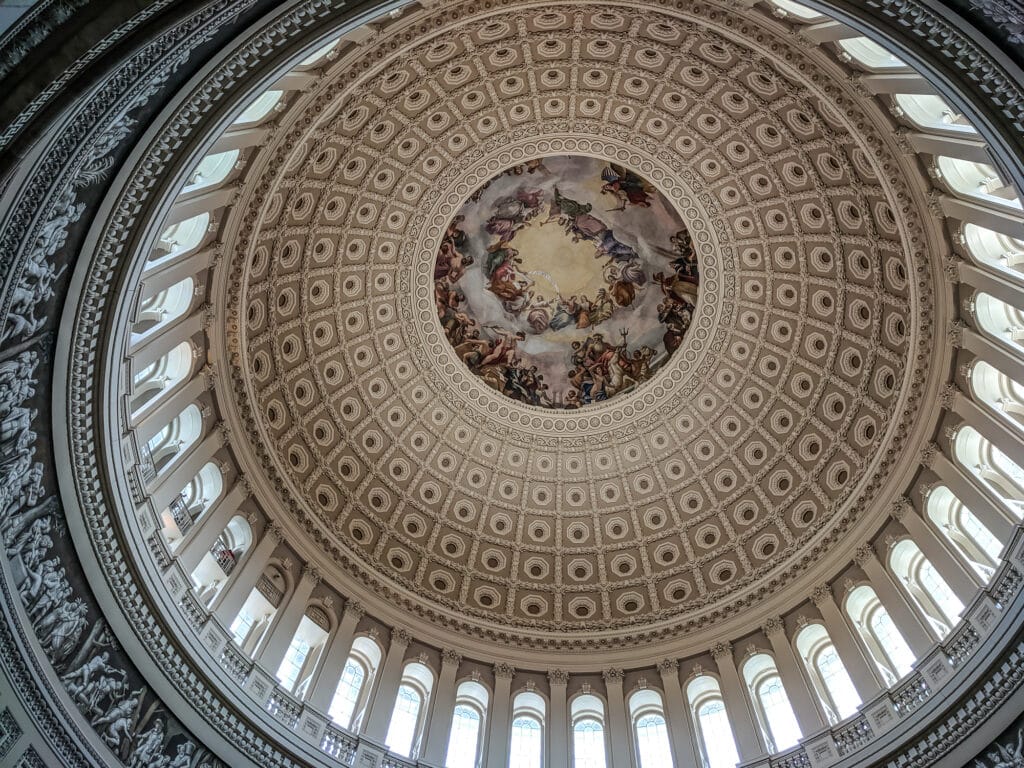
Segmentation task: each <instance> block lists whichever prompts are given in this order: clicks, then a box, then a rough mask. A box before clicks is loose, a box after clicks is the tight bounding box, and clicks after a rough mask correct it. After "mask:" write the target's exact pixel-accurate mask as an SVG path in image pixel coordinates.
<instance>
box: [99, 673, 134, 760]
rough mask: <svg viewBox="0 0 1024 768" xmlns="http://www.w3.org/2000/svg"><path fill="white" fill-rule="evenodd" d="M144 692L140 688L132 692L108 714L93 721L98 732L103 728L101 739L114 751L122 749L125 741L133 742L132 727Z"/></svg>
mask: <svg viewBox="0 0 1024 768" xmlns="http://www.w3.org/2000/svg"><path fill="white" fill-rule="evenodd" d="M143 690H144V689H142V688H140V689H139V690H137V691H132V693H131V695H129V696H128V697H127V698H124V699H122V700H121V701H119V702H118V703H116V704H115V705H114V706H112V707H111V708H110V709H109V710H108V711H107V713H106V714H104V715H101V716H100V717H97V718H95V719H94V720H93V721H92V725H93V727H94V728H95V729H96V730H97V731H100V729H101V728H103V730H102V731H100V737H101V738H102V739H103V740H104V741H105V742H107V744H108V745H110V747H111V748H112V749H113V750H114V751H117V750H118V749H119V748H120V746H121V743H122V742H123V741H125V740H127V741H131V738H132V725H133V723H134V721H135V715H136V712H137V710H138V708H139V705H140V704H141V703H142V693H143ZM104 726H105V727H104Z"/></svg>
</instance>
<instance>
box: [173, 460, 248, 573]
mask: <svg viewBox="0 0 1024 768" xmlns="http://www.w3.org/2000/svg"><path fill="white" fill-rule="evenodd" d="M248 496H249V484H248V483H247V482H246V481H245V478H244V477H240V478H238V480H236V481H235V484H234V485H233V486H231V490H230V491H228V492H227V493H226V494H224V496H222V497H221V498H220V499H219V500H218V501H217V503H216V504H214V505H213V509H209V510H207V511H206V512H204V513H203V514H202V515H200V516H199V519H198V520H197V521H196V522H195V524H193V526H192V528H190V529H189V532H188V533H186V534H185V537H184V538H183V539H182V540H181V544H180V545H179V546H178V548H177V549H176V550H175V552H174V555H175V557H176V558H177V559H178V563H180V564H181V568H182V570H184V571H185V573H192V571H194V570H195V569H196V566H197V565H199V563H200V562H201V561H202V559H203V557H205V556H206V554H207V553H208V552H209V551H210V547H212V546H213V542H215V541H216V540H217V537H218V536H220V535H221V533H223V532H224V529H225V528H226V527H227V524H228V522H230V520H231V518H232V517H234V516H235V515H236V514H237V513H238V509H239V507H241V506H242V503H243V502H244V501H245V500H246V498H247V497H248Z"/></svg>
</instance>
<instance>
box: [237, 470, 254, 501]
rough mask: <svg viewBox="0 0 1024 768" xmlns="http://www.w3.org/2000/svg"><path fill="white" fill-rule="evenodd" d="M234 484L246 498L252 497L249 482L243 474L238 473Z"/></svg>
mask: <svg viewBox="0 0 1024 768" xmlns="http://www.w3.org/2000/svg"><path fill="white" fill-rule="evenodd" d="M235 483H236V484H237V485H238V487H239V488H241V489H242V490H243V491H245V495H246V496H252V483H250V482H249V478H248V477H246V476H245V474H243V473H242V472H239V473H238V476H237V477H236V478H235Z"/></svg>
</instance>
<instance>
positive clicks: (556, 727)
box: [545, 669, 569, 767]
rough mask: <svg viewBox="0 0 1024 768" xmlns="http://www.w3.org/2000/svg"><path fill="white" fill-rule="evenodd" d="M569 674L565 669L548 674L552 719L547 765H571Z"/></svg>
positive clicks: (549, 727) (554, 670)
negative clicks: (567, 691)
mask: <svg viewBox="0 0 1024 768" xmlns="http://www.w3.org/2000/svg"><path fill="white" fill-rule="evenodd" d="M568 684H569V673H568V672H566V671H565V670H564V669H553V670H551V671H550V672H548V685H550V686H551V717H550V718H549V721H550V725H549V726H548V759H547V761H546V762H545V765H549V766H552V767H553V766H556V765H566V766H567V765H569V704H568V696H567V693H566V687H567V686H568Z"/></svg>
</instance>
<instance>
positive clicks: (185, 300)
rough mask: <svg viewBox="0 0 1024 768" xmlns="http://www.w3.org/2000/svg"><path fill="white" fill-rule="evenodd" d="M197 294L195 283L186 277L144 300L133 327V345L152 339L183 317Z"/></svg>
mask: <svg viewBox="0 0 1024 768" xmlns="http://www.w3.org/2000/svg"><path fill="white" fill-rule="evenodd" d="M195 292H196V283H195V281H194V280H193V279H192V278H191V277H186V278H185V279H184V280H180V281H178V282H177V283H175V284H174V285H172V286H171V287H170V288H167V289H165V290H162V291H159V292H158V293H155V294H153V295H152V296H150V297H149V298H148V299H145V300H143V301H142V303H141V304H140V305H139V312H138V316H137V317H136V321H135V324H134V325H133V326H132V345H135V344H138V343H139V342H140V341H142V340H143V339H147V338H150V337H152V336H153V335H155V334H156V332H157V331H158V330H159V329H161V328H166V327H167V326H168V325H170V324H171V323H173V322H174V321H175V320H177V319H178V318H179V317H181V316H183V315H184V314H185V313H186V312H187V311H188V309H189V307H191V306H192V302H193V300H194V299H195Z"/></svg>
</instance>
